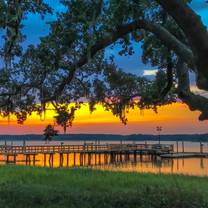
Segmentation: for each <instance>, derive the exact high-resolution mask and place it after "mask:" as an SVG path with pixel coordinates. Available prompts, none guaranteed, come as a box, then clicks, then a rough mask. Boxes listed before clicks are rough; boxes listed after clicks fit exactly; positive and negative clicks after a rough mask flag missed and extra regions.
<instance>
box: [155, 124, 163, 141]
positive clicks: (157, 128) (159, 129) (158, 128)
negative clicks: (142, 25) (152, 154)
mask: <svg viewBox="0 0 208 208" xmlns="http://www.w3.org/2000/svg"><path fill="white" fill-rule="evenodd" d="M156 131H157V132H158V141H159V144H160V134H161V131H162V126H157V127H156Z"/></svg>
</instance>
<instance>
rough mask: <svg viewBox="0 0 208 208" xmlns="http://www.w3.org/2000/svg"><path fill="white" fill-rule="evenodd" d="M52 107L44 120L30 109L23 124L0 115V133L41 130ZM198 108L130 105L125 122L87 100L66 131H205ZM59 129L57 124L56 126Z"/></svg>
mask: <svg viewBox="0 0 208 208" xmlns="http://www.w3.org/2000/svg"><path fill="white" fill-rule="evenodd" d="M54 115H55V112H54V111H53V110H48V111H47V112H46V117H45V119H44V120H42V119H41V118H40V116H39V115H37V114H36V113H33V114H32V115H31V116H29V117H28V119H27V120H26V122H25V123H24V125H19V124H17V122H16V119H15V117H14V116H11V118H10V121H9V122H8V120H7V118H2V117H1V118H0V133H1V134H28V133H38V134H41V133H42V130H43V128H44V127H45V126H46V125H47V124H49V123H50V124H54V118H53V117H54ZM198 116H199V112H197V111H195V112H191V111H190V110H189V109H188V107H187V106H186V105H185V104H182V103H174V104H171V105H166V106H162V107H159V108H158V113H157V114H156V113H155V112H154V111H153V110H142V111H141V110H139V109H131V110H130V111H129V113H128V114H127V117H128V124H127V125H126V126H124V125H123V124H122V123H121V121H120V120H119V118H118V117H115V116H113V115H112V113H111V112H110V111H104V109H103V107H102V106H101V105H96V111H95V112H93V113H92V114H90V112H89V107H88V104H87V103H86V104H85V105H84V106H83V107H81V109H79V110H77V112H76V116H75V120H74V124H73V127H72V128H68V133H112V134H116V133H117V134H133V133H156V132H155V126H157V125H162V126H163V129H164V131H163V132H164V133H171V134H176V133H205V132H206V129H207V121H204V122H199V121H198ZM57 128H58V129H59V130H61V128H60V127H57Z"/></svg>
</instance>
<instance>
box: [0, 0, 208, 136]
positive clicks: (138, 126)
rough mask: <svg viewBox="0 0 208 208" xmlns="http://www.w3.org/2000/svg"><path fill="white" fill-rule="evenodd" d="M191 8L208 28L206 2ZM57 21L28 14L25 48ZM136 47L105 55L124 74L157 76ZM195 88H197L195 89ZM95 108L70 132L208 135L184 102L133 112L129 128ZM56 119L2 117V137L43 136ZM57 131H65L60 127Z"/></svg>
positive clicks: (198, 0)
mask: <svg viewBox="0 0 208 208" xmlns="http://www.w3.org/2000/svg"><path fill="white" fill-rule="evenodd" d="M47 2H48V3H49V4H50V5H51V6H52V7H53V8H54V10H55V11H64V7H63V6H62V5H61V4H60V3H59V0H47ZM191 6H192V8H193V9H194V10H195V11H196V12H197V13H198V14H199V15H201V17H202V20H203V22H204V23H205V24H206V25H208V4H207V3H205V1H204V0H193V1H192V4H191ZM55 18H56V17H55V15H48V16H47V17H46V19H45V21H41V19H40V16H38V15H29V17H28V19H27V20H25V23H24V24H25V28H24V29H23V30H24V34H25V35H26V36H27V39H26V41H25V43H24V44H25V46H27V45H28V44H31V43H32V44H38V43H39V41H40V39H39V38H40V36H44V35H47V34H48V32H49V27H48V25H47V24H46V22H47V21H52V20H55ZM135 47H136V48H137V49H138V50H137V53H136V54H135V55H133V56H129V57H120V56H118V55H117V54H118V48H114V49H110V48H107V50H106V56H109V55H111V54H114V55H115V60H116V63H117V64H118V66H119V67H121V68H122V69H123V70H124V71H127V72H131V73H135V74H137V75H145V76H152V75H154V73H155V72H156V71H155V70H156V69H154V68H151V66H149V65H143V64H142V63H141V48H140V45H137V46H135ZM193 89H195V87H194V86H193ZM194 91H197V90H196V89H195V90H194ZM96 108H97V110H96V111H95V112H94V113H92V114H90V113H89V110H88V106H87V104H86V106H84V107H82V108H81V109H80V110H79V111H78V112H77V114H76V118H75V121H74V125H73V127H72V128H68V129H67V133H107V134H135V133H138V134H139V133H143V134H145V133H147V134H148V133H153V134H155V133H156V131H155V127H156V126H158V125H160V126H162V127H163V131H162V133H164V134H179V133H188V134H190V133H208V130H207V129H208V128H207V127H208V122H207V121H205V122H199V121H198V116H199V112H191V111H190V110H189V109H188V107H187V106H186V105H184V104H182V103H176V104H172V105H168V106H164V107H161V108H159V111H158V114H155V113H154V112H153V111H152V110H144V111H140V110H139V109H135V110H132V111H130V113H129V115H128V120H129V121H128V124H127V125H126V126H124V125H123V124H122V123H121V122H120V121H119V118H117V117H114V116H113V115H112V114H111V113H110V112H106V111H104V110H103V108H102V106H97V107H96ZM53 116H54V112H53V111H48V112H47V113H46V118H45V120H43V119H40V117H39V116H37V115H36V114H33V115H32V116H31V117H30V118H29V119H28V120H27V121H26V122H25V124H24V125H17V124H16V120H15V119H14V118H11V119H10V121H8V120H7V119H5V118H0V134H33V133H35V134H42V131H43V128H44V127H45V126H46V125H47V124H49V123H51V124H53V123H54V119H53ZM57 128H58V129H59V130H60V131H61V132H63V130H62V129H61V128H60V127H57Z"/></svg>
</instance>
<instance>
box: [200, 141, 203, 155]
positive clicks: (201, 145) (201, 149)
mask: <svg viewBox="0 0 208 208" xmlns="http://www.w3.org/2000/svg"><path fill="white" fill-rule="evenodd" d="M200 153H201V154H202V153H203V143H202V142H200Z"/></svg>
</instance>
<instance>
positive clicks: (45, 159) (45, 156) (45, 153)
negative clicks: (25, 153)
mask: <svg viewBox="0 0 208 208" xmlns="http://www.w3.org/2000/svg"><path fill="white" fill-rule="evenodd" d="M45 166H46V153H44V167H45Z"/></svg>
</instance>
